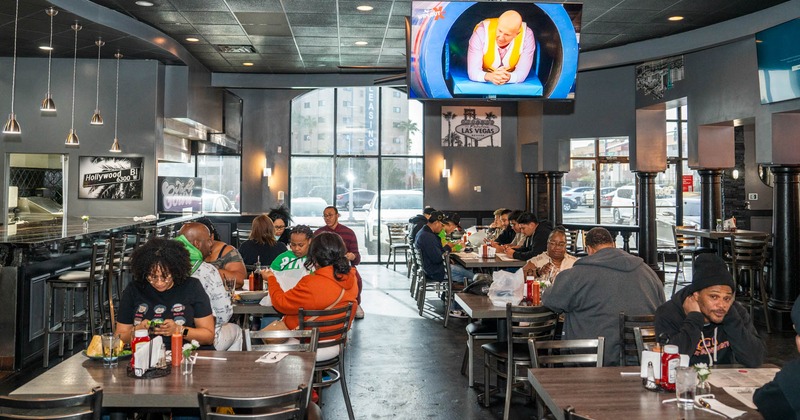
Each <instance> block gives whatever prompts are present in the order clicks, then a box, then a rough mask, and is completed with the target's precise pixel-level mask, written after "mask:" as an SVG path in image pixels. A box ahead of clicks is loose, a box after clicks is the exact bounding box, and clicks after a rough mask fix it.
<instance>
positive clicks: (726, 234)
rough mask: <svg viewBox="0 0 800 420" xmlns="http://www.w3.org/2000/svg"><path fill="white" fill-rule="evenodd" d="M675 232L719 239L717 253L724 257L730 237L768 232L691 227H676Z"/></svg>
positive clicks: (743, 236)
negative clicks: (726, 241) (726, 243)
mask: <svg viewBox="0 0 800 420" xmlns="http://www.w3.org/2000/svg"><path fill="white" fill-rule="evenodd" d="M675 233H678V234H681V235H685V236H694V237H697V238H704V239H710V240H714V241H717V255H719V256H720V257H722V256H723V255H724V252H725V251H724V248H725V247H724V245H725V240H726V239H729V238H753V237H759V236H767V235H768V233H766V232H759V231H757V230H745V229H736V230H733V231H718V230H710V229H690V228H675Z"/></svg>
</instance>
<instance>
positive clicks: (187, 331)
mask: <svg viewBox="0 0 800 420" xmlns="http://www.w3.org/2000/svg"><path fill="white" fill-rule="evenodd" d="M181 334H182V335H183V337H184V338H186V337H187V336H188V335H189V328H187V327H183V332H182V333H181Z"/></svg>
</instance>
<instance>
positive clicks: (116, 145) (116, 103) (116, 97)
mask: <svg viewBox="0 0 800 420" xmlns="http://www.w3.org/2000/svg"><path fill="white" fill-rule="evenodd" d="M114 58H116V59H117V82H116V86H115V88H114V143H112V144H111V149H108V151H109V152H111V153H122V149H121V148H120V147H119V139H118V138H117V116H118V115H119V59H120V58H122V54H120V52H119V50H117V53H116V54H114Z"/></svg>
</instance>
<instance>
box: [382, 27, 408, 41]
mask: <svg viewBox="0 0 800 420" xmlns="http://www.w3.org/2000/svg"><path fill="white" fill-rule="evenodd" d="M386 37H387V38H402V39H405V38H406V29H405V28H389V30H388V31H386Z"/></svg>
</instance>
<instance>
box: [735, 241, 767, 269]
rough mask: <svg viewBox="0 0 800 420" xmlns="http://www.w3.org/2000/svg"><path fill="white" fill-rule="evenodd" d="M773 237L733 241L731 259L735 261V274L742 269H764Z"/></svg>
mask: <svg viewBox="0 0 800 420" xmlns="http://www.w3.org/2000/svg"><path fill="white" fill-rule="evenodd" d="M770 238H771V235H763V236H755V237H749V238H736V237H734V238H733V239H732V240H731V257H732V258H731V259H732V260H733V270H734V274H736V271H738V270H739V269H742V268H757V269H759V268H763V267H764V262H765V261H766V258H767V247H768V246H769V242H770Z"/></svg>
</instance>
